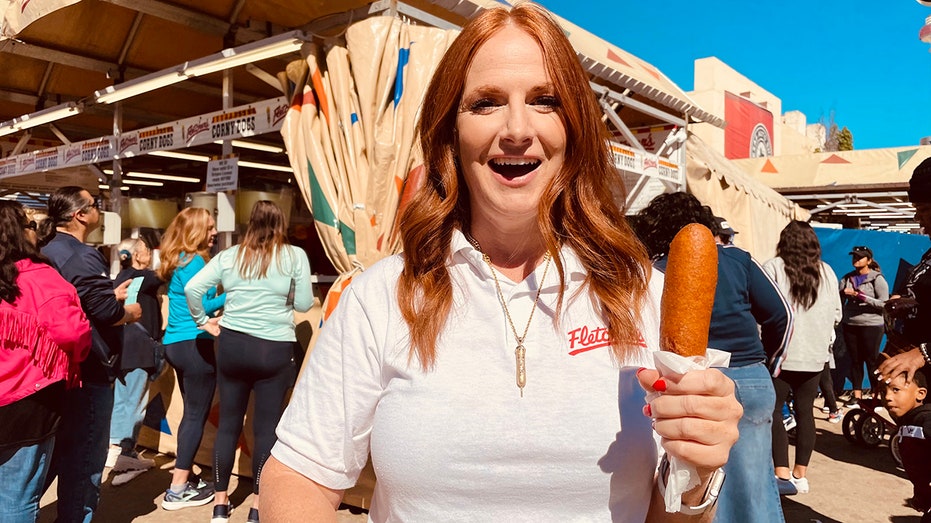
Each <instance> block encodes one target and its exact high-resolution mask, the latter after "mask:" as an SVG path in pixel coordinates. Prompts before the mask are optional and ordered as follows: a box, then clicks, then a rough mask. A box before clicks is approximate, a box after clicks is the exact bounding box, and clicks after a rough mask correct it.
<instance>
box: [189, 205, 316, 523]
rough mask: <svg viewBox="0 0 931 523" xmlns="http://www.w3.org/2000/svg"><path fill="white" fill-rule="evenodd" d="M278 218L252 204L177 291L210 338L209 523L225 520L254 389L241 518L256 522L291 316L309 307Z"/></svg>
mask: <svg viewBox="0 0 931 523" xmlns="http://www.w3.org/2000/svg"><path fill="white" fill-rule="evenodd" d="M286 231H287V223H286V221H285V217H284V213H282V212H281V209H280V208H279V207H278V206H277V205H275V204H274V203H273V202H270V201H268V200H262V201H258V202H256V203H255V205H254V206H253V207H252V214H251V216H250V218H249V227H248V229H247V230H246V234H245V235H244V236H243V239H242V243H241V244H240V245H236V246H233V247H230V248H229V249H226V250H225V251H223V252H221V253H220V254H218V255H217V256H216V258H214V259H212V260H210V263H208V264H207V266H206V267H205V268H204V269H203V270H202V271H200V272H198V273H197V274H196V275H195V276H194V277H193V278H192V279H191V281H189V282H188V284H187V287H186V289H185V291H186V293H187V305H188V307H190V309H191V314H192V315H193V316H194V321H195V322H196V323H197V324H198V325H200V327H201V328H202V329H205V330H207V331H209V332H212V333H213V334H214V335H218V336H219V338H218V340H217V384H218V388H219V394H220V422H219V426H218V428H217V438H216V441H215V442H214V446H213V461H214V464H215V466H214V469H213V474H214V481H215V482H216V498H215V499H214V506H213V519H211V521H212V522H214V523H217V522H220V521H226V520H228V519H229V515H230V513H231V512H232V507H231V505H230V504H229V497H228V495H227V489H228V488H229V480H230V475H231V474H232V471H233V462H234V459H235V456H236V446H237V443H238V442H239V436H240V434H241V433H242V426H243V420H244V418H245V415H246V407H247V406H248V404H249V395H250V394H251V393H252V392H253V391H254V392H255V408H254V412H255V416H254V418H253V423H252V431H253V435H254V438H253V441H254V445H253V448H252V477H253V479H254V481H253V483H252V491H253V493H254V494H255V496H254V497H253V502H252V508H251V509H250V511H249V518H248V520H247V521H250V522H252V521H259V513H258V510H259V477H260V476H261V473H262V466H263V465H264V464H265V460H266V459H268V456H269V455H270V454H271V450H272V446H273V445H274V444H275V428H276V427H277V426H278V421H279V420H280V419H281V414H282V412H284V406H285V396H286V394H287V392H288V389H290V388H291V387H292V386H293V385H294V379H295V378H296V369H295V363H294V343H295V341H297V338H296V337H295V336H294V311H295V310H296V311H301V312H305V311H307V310H309V309H310V307H311V305H313V294H312V293H311V289H310V264H309V263H308V261H307V254H306V253H305V252H304V251H303V250H301V249H300V248H298V247H294V246H292V245H289V244H288V240H287V234H286ZM218 283H222V284H223V289H224V291H225V292H226V295H227V296H229V297H228V298H227V300H226V307H225V308H224V310H223V316H222V317H221V318H220V320H219V323H217V322H215V321H214V320H211V319H210V318H209V317H208V315H207V311H206V308H205V307H204V305H203V303H204V301H203V300H204V297H205V296H206V295H207V293H209V292H210V289H213V288H214V287H216V285H217V284H218Z"/></svg>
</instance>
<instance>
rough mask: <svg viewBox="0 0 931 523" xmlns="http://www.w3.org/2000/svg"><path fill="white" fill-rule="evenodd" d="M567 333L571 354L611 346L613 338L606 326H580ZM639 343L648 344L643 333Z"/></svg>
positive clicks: (643, 345) (641, 344) (574, 354)
mask: <svg viewBox="0 0 931 523" xmlns="http://www.w3.org/2000/svg"><path fill="white" fill-rule="evenodd" d="M567 335H568V336H569V349H570V350H569V355H570V356H576V355H578V354H582V353H583V352H588V351H590V350H595V349H600V348H602V347H610V346H611V338H610V336H609V335H608V329H606V328H605V327H592V328H589V327H588V326H584V327H579V328H578V329H572V330H571V331H569V332H568V333H567ZM637 344H638V345H640V346H642V347H646V346H647V343H646V341H645V340H644V339H643V335H640V337H639V340H638V342H637Z"/></svg>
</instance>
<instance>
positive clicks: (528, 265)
mask: <svg viewBox="0 0 931 523" xmlns="http://www.w3.org/2000/svg"><path fill="white" fill-rule="evenodd" d="M424 100H425V102H424V105H423V107H422V110H421V116H420V123H419V127H418V131H419V133H420V136H421V142H422V145H423V151H424V160H425V162H424V165H425V169H426V177H427V179H426V185H425V186H424V187H423V188H421V189H420V190H419V192H418V193H417V196H416V197H415V198H414V200H413V201H412V202H411V204H410V206H409V208H408V209H407V210H406V211H405V213H404V214H403V217H402V219H401V237H402V241H403V245H404V253H403V254H402V255H396V256H391V257H388V258H386V259H384V260H382V261H380V262H379V263H377V264H375V265H373V266H372V267H369V268H368V269H367V270H366V271H365V272H364V273H362V274H361V275H359V276H356V277H355V278H354V280H353V282H352V284H351V285H350V286H349V287H348V288H347V289H346V290H345V291H343V293H342V296H341V298H340V302H339V305H338V306H337V308H336V310H335V311H334V312H333V315H332V316H331V317H330V318H329V319H328V320H327V323H326V324H325V326H324V327H323V329H322V331H321V333H320V337H319V339H318V340H317V343H316V344H315V346H314V351H313V352H312V353H311V356H310V361H309V362H308V364H307V366H306V370H305V372H304V373H303V374H302V376H301V378H300V380H299V382H298V384H297V386H296V387H295V390H294V394H293V395H292V398H291V403H290V404H289V405H288V408H287V409H286V411H285V414H284V416H283V417H282V420H281V423H280V424H279V425H278V442H277V443H276V445H275V447H274V449H273V451H272V453H273V456H272V458H270V459H269V461H268V463H267V464H266V467H265V472H264V474H263V476H262V483H263V485H262V489H263V492H267V493H268V495H267V497H266V498H265V500H264V501H263V504H264V506H267V507H269V510H271V511H272V515H273V516H275V518H274V519H276V520H282V521H296V520H299V519H305V520H313V521H335V513H334V509H335V508H336V507H337V506H338V505H339V501H340V499H341V495H342V491H343V490H344V489H346V488H349V487H351V486H352V485H353V484H354V483H355V481H356V479H357V478H358V477H359V473H360V472H361V470H362V468H363V467H364V466H365V463H366V460H367V458H368V456H369V453H370V452H371V456H372V462H373V464H374V466H375V472H376V474H377V476H378V483H377V484H376V486H375V494H374V497H373V502H372V508H371V511H370V512H369V517H370V519H371V520H372V521H375V522H383V521H514V520H520V521H644V520H646V519H648V518H649V519H651V520H653V521H697V520H699V519H700V518H704V519H703V520H707V521H710V519H708V518H709V516H710V514H711V513H712V512H713V509H711V510H709V509H710V507H712V506H713V505H714V501H715V499H716V496H717V490H716V489H710V488H709V485H711V484H712V481H714V480H715V478H720V477H721V473H720V472H719V471H717V469H718V468H719V467H720V466H721V465H723V464H724V462H725V461H726V460H727V455H728V452H729V450H730V448H731V446H732V445H733V443H734V441H735V440H736V439H737V421H738V419H739V418H740V412H741V409H740V405H739V404H738V403H737V401H736V399H735V398H734V385H733V382H731V381H730V380H729V379H727V378H726V377H725V376H724V375H723V374H722V373H721V372H720V371H718V370H713V369H709V370H696V371H691V372H688V373H686V374H685V375H684V376H682V378H681V379H678V378H676V379H673V378H670V377H665V378H661V377H660V376H659V373H658V372H657V371H656V370H653V369H650V368H647V367H652V366H653V352H655V351H657V350H658V349H659V332H658V331H659V325H658V324H659V318H658V316H659V310H658V309H659V299H660V291H661V287H662V275H660V274H657V273H655V272H651V270H650V262H649V259H648V258H647V255H646V252H645V251H644V249H643V246H642V245H641V244H640V242H639V241H637V239H636V237H635V236H634V234H633V232H632V231H631V230H630V228H629V227H628V225H627V223H626V221H625V219H624V216H623V213H622V212H621V210H620V209H619V208H618V207H617V205H616V203H615V200H614V194H616V193H614V192H612V189H614V188H616V186H615V184H617V183H619V178H618V176H617V171H616V170H615V168H614V166H613V164H612V163H611V158H610V155H609V152H608V149H607V141H606V138H607V129H606V128H605V126H604V123H603V122H602V121H601V116H602V113H601V110H600V108H599V106H598V104H597V101H596V99H595V97H594V95H593V94H592V93H591V91H590V86H589V83H588V76H587V75H586V73H585V71H584V70H583V69H582V67H581V65H580V64H579V61H578V58H577V55H576V53H575V51H574V50H573V48H572V45H571V44H570V43H569V41H568V39H567V38H566V36H565V33H564V32H563V30H562V29H561V28H560V27H559V25H558V24H557V23H556V22H555V21H554V20H553V19H552V18H551V16H550V15H549V14H548V13H547V12H546V11H545V10H544V9H542V8H541V7H539V6H536V5H534V4H531V3H520V4H518V5H516V6H514V7H513V8H510V9H508V8H503V7H502V8H493V9H487V10H485V11H483V12H481V13H479V14H478V15H477V16H476V17H475V18H474V19H473V20H472V21H470V22H469V23H468V24H467V25H466V26H465V27H464V28H463V30H462V32H461V33H459V36H458V37H457V38H456V40H455V41H454V42H453V43H452V44H451V46H450V48H449V50H448V51H447V52H446V54H445V55H444V57H443V59H442V60H441V61H440V63H439V66H438V68H437V70H436V72H435V73H434V76H433V79H432V80H431V82H430V85H429V87H428V88H427V91H426V94H425V98H424ZM641 367H642V368H641ZM638 368H640V369H639V371H638ZM638 383H639V385H638ZM645 391H649V392H659V393H660V394H658V396H657V397H656V399H653V400H652V401H650V403H648V404H645V399H644V392H645ZM653 427H655V433H654V430H653ZM654 434H656V435H658V437H659V438H661V439H655V438H654ZM660 450H664V451H665V453H666V454H669V455H671V456H673V457H675V458H677V460H679V463H686V464H689V465H692V466H694V467H695V470H696V471H697V472H698V477H697V478H694V477H693V479H697V480H698V481H697V482H696V486H695V488H693V489H691V490H689V491H687V492H685V493H683V495H682V498H681V502H682V504H683V505H679V504H675V505H672V506H670V509H671V510H678V511H679V513H678V514H667V513H666V511H665V506H664V503H663V495H662V494H660V492H661V489H664V488H665V486H666V483H667V476H666V474H665V471H666V468H665V467H662V468H661V469H660V470H661V472H660V473H659V474H658V475H657V474H656V471H657V462H658V461H659V459H660V454H661V452H660ZM657 476H658V479H656V478H657ZM706 492H711V494H707V495H706ZM670 494H671V493H670ZM671 497H672V496H671ZM515 518H516V519H515Z"/></svg>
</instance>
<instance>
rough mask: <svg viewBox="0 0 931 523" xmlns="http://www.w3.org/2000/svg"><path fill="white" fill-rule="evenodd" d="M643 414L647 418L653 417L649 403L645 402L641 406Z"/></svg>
mask: <svg viewBox="0 0 931 523" xmlns="http://www.w3.org/2000/svg"><path fill="white" fill-rule="evenodd" d="M643 415H644V416H646V417H648V418H652V417H653V409H652V408H650V404H649V403H647V404H646V405H644V406H643Z"/></svg>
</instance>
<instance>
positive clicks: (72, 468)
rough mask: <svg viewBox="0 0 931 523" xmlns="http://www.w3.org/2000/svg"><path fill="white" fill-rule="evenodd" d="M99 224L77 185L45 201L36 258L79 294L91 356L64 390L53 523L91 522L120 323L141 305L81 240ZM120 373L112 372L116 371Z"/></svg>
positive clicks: (110, 406)
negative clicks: (76, 383) (76, 384)
mask: <svg viewBox="0 0 931 523" xmlns="http://www.w3.org/2000/svg"><path fill="white" fill-rule="evenodd" d="M99 221H100V209H99V208H98V205H97V202H96V200H94V198H93V197H92V196H91V194H90V193H89V192H88V191H86V190H84V189H82V188H80V187H74V186H70V187H62V188H61V189H58V190H57V191H55V193H53V194H52V195H51V197H50V198H49V204H48V218H47V219H46V220H45V222H43V224H42V229H41V231H40V237H41V238H42V242H43V243H45V245H44V246H43V247H42V254H44V255H45V256H46V257H48V258H49V260H50V261H51V262H52V265H53V266H55V268H56V269H58V272H59V273H61V275H62V276H63V277H64V278H65V279H66V280H67V281H68V282H70V283H71V284H72V285H74V287H75V289H77V291H78V296H79V297H80V298H81V307H82V308H83V309H84V313H85V314H86V315H87V318H88V319H89V320H90V323H91V338H92V341H91V354H90V355H89V356H88V357H87V359H86V360H84V361H83V362H82V363H81V382H82V385H81V387H80V388H75V389H72V390H70V391H68V397H67V399H66V402H67V403H66V407H65V415H64V418H63V419H62V420H61V424H60V425H59V429H58V433H57V436H56V441H55V451H54V456H53V458H52V464H51V468H50V472H49V474H48V480H47V481H48V482H51V481H52V478H54V477H55V475H57V476H58V521H61V522H77V521H83V522H90V520H91V519H92V518H93V515H94V510H95V509H96V508H97V502H98V500H99V497H100V479H101V475H102V474H103V469H104V463H105V461H106V458H107V446H108V441H109V437H110V434H109V433H110V415H111V412H112V411H113V383H112V381H113V377H114V376H115V374H114V372H113V371H114V364H115V363H116V361H117V360H118V358H119V354H120V350H121V347H122V338H123V327H122V325H123V324H124V323H130V322H134V321H136V320H138V319H139V317H140V316H141V314H142V310H141V308H140V307H139V304H138V303H137V304H132V305H125V306H124V305H123V304H122V303H121V301H120V300H121V299H125V296H126V287H127V286H128V282H127V285H124V286H121V287H118V288H117V290H116V291H115V292H114V289H113V283H112V282H111V281H110V278H108V277H107V272H108V270H107V262H106V260H105V259H104V257H103V256H102V255H101V254H100V253H99V252H97V250H95V249H94V248H93V247H91V246H89V245H86V244H85V243H84V241H85V240H86V239H87V235H88V234H89V233H90V232H91V231H93V230H94V229H95V228H96V227H97V225H98V224H99ZM117 369H118V367H117Z"/></svg>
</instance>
